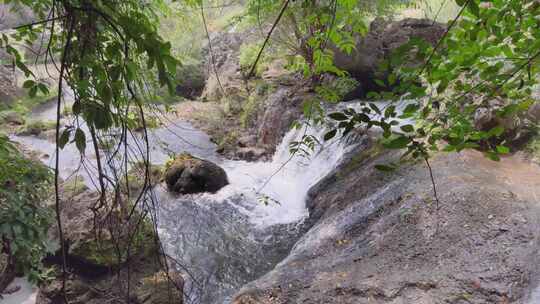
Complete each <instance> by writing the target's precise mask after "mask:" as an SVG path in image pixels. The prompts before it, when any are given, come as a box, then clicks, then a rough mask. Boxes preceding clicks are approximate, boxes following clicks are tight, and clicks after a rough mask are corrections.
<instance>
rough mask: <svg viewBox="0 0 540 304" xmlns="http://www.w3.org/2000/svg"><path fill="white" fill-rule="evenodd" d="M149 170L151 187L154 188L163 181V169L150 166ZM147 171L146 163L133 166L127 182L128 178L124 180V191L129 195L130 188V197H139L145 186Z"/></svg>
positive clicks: (137, 163)
mask: <svg viewBox="0 0 540 304" xmlns="http://www.w3.org/2000/svg"><path fill="white" fill-rule="evenodd" d="M148 170H149V173H150V180H149V186H150V187H154V186H155V185H156V184H158V183H159V182H160V181H161V177H162V175H163V167H162V166H158V165H153V164H150V165H149V167H148ZM145 171H146V166H145V164H144V162H136V163H134V164H132V166H131V168H130V169H129V171H128V173H127V182H126V177H124V178H122V191H123V192H124V193H126V194H127V193H128V191H127V190H128V186H129V194H130V197H133V196H137V195H139V193H140V191H141V190H142V188H143V186H144V180H145Z"/></svg>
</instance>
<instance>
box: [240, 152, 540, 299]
mask: <svg viewBox="0 0 540 304" xmlns="http://www.w3.org/2000/svg"><path fill="white" fill-rule="evenodd" d="M398 158H399V154H398V153H395V152H388V151H387V152H383V153H377V154H375V153H374V154H373V155H372V156H368V157H360V158H359V159H358V160H357V161H355V162H353V161H352V160H351V162H349V163H348V165H349V166H353V168H351V169H350V170H344V168H345V167H342V168H340V169H339V170H338V171H336V172H335V173H334V174H332V175H331V176H330V177H329V178H327V179H325V180H323V181H321V183H322V184H321V185H319V186H318V187H316V188H315V189H316V190H315V191H313V192H312V193H311V194H310V199H308V208H309V210H310V215H311V216H312V217H314V218H312V219H311V220H312V223H311V224H312V226H311V228H310V229H309V231H307V233H306V234H305V235H304V236H303V237H302V238H301V239H300V240H299V241H298V242H297V243H296V244H295V246H294V247H293V249H292V250H291V252H290V253H289V255H288V256H287V258H285V259H284V261H283V262H281V263H280V264H278V265H277V266H276V267H275V268H274V269H273V270H272V271H270V272H269V273H267V274H266V275H264V276H262V277H261V278H259V279H258V280H256V281H254V282H252V283H249V284H247V285H246V286H244V287H243V288H242V290H240V292H239V293H238V294H237V296H236V297H235V298H234V299H233V303H234V304H252V303H257V304H271V303H305V304H323V303H344V304H353V303H354V304H371V303H443V302H449V303H461V302H463V303H465V302H467V303H475V304H481V303H526V302H523V300H524V299H526V297H527V294H528V290H530V289H531V287H534V286H530V287H529V286H528V285H529V284H531V283H530V282H531V280H523V278H535V277H536V278H537V277H540V272H539V271H540V268H538V267H537V266H536V265H537V260H538V257H537V252H538V248H539V245H538V241H537V239H536V237H535V235H536V230H537V227H538V224H540V222H539V221H538V219H539V217H538V215H539V214H540V205H538V203H537V202H536V199H535V196H536V195H538V193H536V194H535V193H531V190H532V189H535V188H534V184H535V183H536V181H537V180H538V179H540V170H539V169H538V168H536V167H527V166H524V165H523V164H520V163H514V161H512V162H508V163H507V162H505V161H503V162H502V163H501V164H500V165H497V166H494V165H493V163H492V162H490V161H488V160H486V159H485V158H483V156H482V155H481V153H477V152H474V151H469V152H463V153H461V154H460V155H457V154H452V155H448V154H446V155H439V156H437V157H435V159H433V160H431V165H432V167H433V168H436V169H435V170H434V174H435V181H436V184H437V191H438V195H439V196H438V198H439V203H437V202H436V201H435V198H434V197H433V192H432V189H431V182H430V180H429V173H427V172H426V170H425V168H422V167H421V166H406V167H402V168H400V169H399V170H398V172H394V173H392V174H388V173H383V172H380V171H378V170H376V169H374V165H376V164H378V163H388V162H390V161H392V160H395V159H398ZM505 172H506V173H505ZM508 172H511V174H509V173H508ZM523 183H525V184H523ZM443 185H444V186H443ZM509 191H512V192H513V193H516V195H515V196H509V195H508V193H509ZM536 192H538V191H536ZM438 204H440V205H439V206H440V208H439V209H437V205H438ZM521 218H522V219H524V220H516V219H521ZM531 259H532V261H533V262H531ZM533 265H534V266H533ZM532 282H537V281H534V280H533V281H532Z"/></svg>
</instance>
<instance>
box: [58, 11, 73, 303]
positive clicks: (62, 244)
mask: <svg viewBox="0 0 540 304" xmlns="http://www.w3.org/2000/svg"><path fill="white" fill-rule="evenodd" d="M71 18H72V19H71V20H70V21H71V22H70V27H69V31H68V33H67V37H66V44H65V46H64V52H63V54H62V62H61V65H60V76H59V79H58V98H57V105H56V147H55V149H56V151H55V152H56V157H55V166H54V194H55V204H54V208H55V212H56V223H57V225H58V235H59V238H60V247H61V250H62V294H63V297H64V301H65V303H68V300H67V293H66V277H67V276H66V274H67V272H66V271H67V253H66V244H65V241H64V233H63V231H62V217H61V215H60V188H59V182H60V181H59V177H60V170H59V169H60V145H59V142H60V115H61V105H62V89H63V88H62V86H63V78H64V71H65V69H66V64H67V58H68V55H69V51H70V47H71V38H72V35H73V30H74V27H75V20H74V19H73V17H71Z"/></svg>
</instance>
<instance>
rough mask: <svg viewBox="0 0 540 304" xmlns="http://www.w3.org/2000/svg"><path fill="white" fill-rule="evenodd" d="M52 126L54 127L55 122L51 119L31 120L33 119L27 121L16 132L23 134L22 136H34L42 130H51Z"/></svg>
mask: <svg viewBox="0 0 540 304" xmlns="http://www.w3.org/2000/svg"><path fill="white" fill-rule="evenodd" d="M54 128H56V122H54V121H52V120H47V121H43V120H33V121H29V122H27V123H26V124H25V125H24V126H23V127H22V128H21V129H20V130H19V131H18V132H17V135H24V136H29V135H34V136H38V135H40V134H41V133H42V132H45V131H48V130H53V129H54Z"/></svg>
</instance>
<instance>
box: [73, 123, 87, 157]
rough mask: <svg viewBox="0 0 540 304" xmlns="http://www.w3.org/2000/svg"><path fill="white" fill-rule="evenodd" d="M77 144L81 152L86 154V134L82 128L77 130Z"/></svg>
mask: <svg viewBox="0 0 540 304" xmlns="http://www.w3.org/2000/svg"><path fill="white" fill-rule="evenodd" d="M75 145H76V146H77V149H78V150H79V152H80V153H81V154H84V150H86V135H85V134H84V131H83V130H81V129H80V128H77V130H76V131H75Z"/></svg>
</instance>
